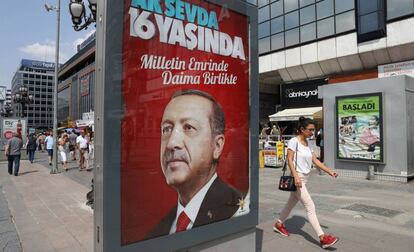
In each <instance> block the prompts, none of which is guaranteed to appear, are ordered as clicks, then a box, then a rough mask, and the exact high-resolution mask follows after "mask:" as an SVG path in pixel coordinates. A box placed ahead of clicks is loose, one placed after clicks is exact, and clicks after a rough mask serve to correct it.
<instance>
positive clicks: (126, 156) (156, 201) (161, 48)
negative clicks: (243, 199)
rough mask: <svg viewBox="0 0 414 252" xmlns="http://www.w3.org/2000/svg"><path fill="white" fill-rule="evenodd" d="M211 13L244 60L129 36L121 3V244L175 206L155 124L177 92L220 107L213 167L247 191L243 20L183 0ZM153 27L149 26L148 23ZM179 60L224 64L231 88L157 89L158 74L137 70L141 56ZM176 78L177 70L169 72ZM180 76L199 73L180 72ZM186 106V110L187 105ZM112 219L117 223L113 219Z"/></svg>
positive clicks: (136, 236)
mask: <svg viewBox="0 0 414 252" xmlns="http://www.w3.org/2000/svg"><path fill="white" fill-rule="evenodd" d="M186 2H189V3H193V4H196V5H198V6H201V7H203V8H205V9H207V10H208V11H209V10H214V11H216V13H217V17H218V21H219V30H220V31H221V32H225V33H227V34H229V35H230V36H231V37H232V38H233V37H234V36H238V37H241V38H242V40H243V45H244V52H245V55H246V60H241V59H239V58H237V59H235V58H232V57H230V56H229V57H224V56H221V55H217V54H213V53H207V52H204V51H199V50H196V49H194V50H188V49H187V48H184V47H180V46H179V45H169V44H163V43H160V42H159V36H158V33H157V34H156V35H155V36H154V37H153V38H152V39H150V40H143V39H140V38H138V37H132V36H130V20H129V14H128V11H129V7H130V0H125V10H124V35H123V55H122V57H123V76H122V90H123V102H124V109H125V110H124V118H123V120H122V136H121V242H122V244H129V243H134V242H137V241H140V240H143V239H144V238H145V235H146V234H147V233H148V232H149V231H150V230H151V228H153V227H154V226H155V225H156V224H157V223H158V222H159V221H160V220H161V219H162V217H164V216H165V215H166V214H167V213H168V212H169V211H170V209H171V208H172V207H174V206H175V204H176V203H177V194H176V192H175V191H174V190H173V189H171V188H170V187H169V186H168V185H167V184H166V183H165V178H164V175H163V173H162V171H161V165H160V161H159V155H160V125H161V119H162V115H163V111H164V108H165V106H166V105H167V103H168V102H169V100H170V97H171V95H172V94H174V93H175V92H176V91H177V90H180V89H198V90H202V91H206V92H208V93H210V94H211V95H212V96H213V97H214V98H215V99H216V100H217V101H218V102H219V103H220V104H221V105H222V107H223V109H224V113H225V120H226V129H225V137H226V142H225V146H224V151H223V153H222V155H221V157H220V163H219V166H218V168H217V173H218V175H219V177H220V178H221V179H222V180H223V181H225V182H226V183H228V184H231V185H233V186H234V187H235V188H237V189H238V190H239V191H241V192H243V193H247V192H248V190H249V39H248V19H247V17H246V16H244V15H241V14H238V13H236V12H233V11H231V10H228V9H224V8H221V7H219V6H217V5H214V4H211V3H207V2H205V1H186ZM154 23H155V21H154ZM143 54H154V55H163V56H166V57H167V58H172V57H180V59H181V60H185V61H188V60H189V59H190V57H196V58H197V60H198V61H208V60H210V59H212V60H213V61H214V62H218V63H219V62H221V61H222V60H225V62H227V63H228V64H229V71H228V73H229V74H231V73H233V74H234V75H236V76H237V77H238V81H237V84H236V85H203V84H200V85H163V83H162V78H161V73H162V72H163V70H147V69H141V68H140V66H141V60H140V58H141V55H143ZM172 71H173V72H175V73H180V71H174V70H172ZM186 73H191V74H200V72H197V71H189V70H186ZM189 107H191V105H189ZM114 218H117V217H116V216H114Z"/></svg>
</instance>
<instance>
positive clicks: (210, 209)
mask: <svg viewBox="0 0 414 252" xmlns="http://www.w3.org/2000/svg"><path fill="white" fill-rule="evenodd" d="M241 198H243V194H242V193H241V192H239V191H237V190H236V189H234V188H232V187H230V186H228V185H227V184H225V183H224V182H223V181H222V180H221V179H220V178H219V177H217V178H216V179H215V180H214V182H213V184H211V186H210V188H209V189H208V191H207V193H206V196H205V197H204V199H203V202H202V203H201V206H200V210H199V211H198V214H197V217H196V219H195V222H194V225H193V228H195V227H199V226H202V225H207V224H210V223H213V222H217V221H221V220H225V219H229V218H230V217H232V216H233V215H234V214H235V213H236V211H237V210H238V209H239V205H237V204H238V203H239V200H240V199H241ZM176 214H177V206H175V207H174V208H173V209H171V211H170V212H169V213H168V214H167V215H166V216H165V217H164V218H163V219H162V220H161V222H160V223H158V225H157V226H155V228H153V229H152V230H151V232H150V233H149V234H148V235H147V236H146V237H145V239H150V238H154V237H157V236H162V235H168V234H169V232H170V229H171V226H172V224H173V222H174V220H175V217H176Z"/></svg>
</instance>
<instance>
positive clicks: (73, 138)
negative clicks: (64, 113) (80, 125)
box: [69, 129, 78, 160]
mask: <svg viewBox="0 0 414 252" xmlns="http://www.w3.org/2000/svg"><path fill="white" fill-rule="evenodd" d="M74 131H75V130H73V129H72V132H71V133H70V134H69V152H70V156H71V157H72V160H76V138H77V137H78V135H76V134H75V132H74Z"/></svg>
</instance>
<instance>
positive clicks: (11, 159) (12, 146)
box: [6, 133, 23, 176]
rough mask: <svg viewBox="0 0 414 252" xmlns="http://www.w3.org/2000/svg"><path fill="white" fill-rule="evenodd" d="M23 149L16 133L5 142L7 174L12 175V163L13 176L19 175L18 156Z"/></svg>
mask: <svg viewBox="0 0 414 252" xmlns="http://www.w3.org/2000/svg"><path fill="white" fill-rule="evenodd" d="M22 147H23V141H22V139H21V138H19V135H18V134H17V133H13V137H12V138H10V139H9V140H8V141H7V146H6V155H7V161H8V169H9V174H10V175H12V174H13V163H14V176H18V175H19V167H20V155H21V152H20V151H21V149H22Z"/></svg>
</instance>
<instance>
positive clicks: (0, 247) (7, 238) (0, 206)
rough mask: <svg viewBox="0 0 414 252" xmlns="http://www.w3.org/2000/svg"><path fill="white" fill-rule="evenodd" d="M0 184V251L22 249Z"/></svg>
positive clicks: (6, 251) (7, 251)
mask: <svg viewBox="0 0 414 252" xmlns="http://www.w3.org/2000/svg"><path fill="white" fill-rule="evenodd" d="M2 189H3V188H2V186H1V185H0V251H3V252H18V251H22V246H21V244H20V240H19V237H18V235H17V231H16V227H15V226H14V223H13V219H12V216H11V214H10V210H9V207H8V204H7V201H6V198H5V197H4V194H3V192H2Z"/></svg>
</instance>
